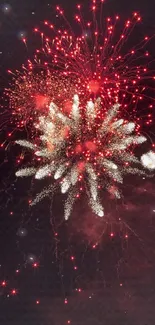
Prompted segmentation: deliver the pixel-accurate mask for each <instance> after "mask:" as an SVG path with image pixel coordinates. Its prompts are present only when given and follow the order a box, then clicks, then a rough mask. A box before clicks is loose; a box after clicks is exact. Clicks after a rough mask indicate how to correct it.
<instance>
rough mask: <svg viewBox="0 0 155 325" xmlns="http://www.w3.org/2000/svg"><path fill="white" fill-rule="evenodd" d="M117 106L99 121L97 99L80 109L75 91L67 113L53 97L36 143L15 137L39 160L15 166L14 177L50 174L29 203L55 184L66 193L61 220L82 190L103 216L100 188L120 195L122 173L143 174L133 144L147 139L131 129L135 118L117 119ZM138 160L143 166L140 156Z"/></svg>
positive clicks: (40, 122)
mask: <svg viewBox="0 0 155 325" xmlns="http://www.w3.org/2000/svg"><path fill="white" fill-rule="evenodd" d="M119 107H120V105H119V104H115V105H114V106H113V107H112V108H111V109H110V110H109V111H108V112H107V115H106V116H105V118H104V120H103V119H101V117H100V108H101V102H100V99H99V98H98V99H97V100H96V101H95V102H93V101H92V100H90V101H89V102H88V103H87V104H86V106H85V109H83V108H82V107H81V106H80V101H79V97H78V95H75V96H74V98H73V104H72V110H71V113H70V115H69V116H66V115H65V114H63V113H62V111H61V110H59V108H58V107H57V106H56V105H55V104H54V103H53V102H52V103H51V104H50V107H49V114H48V116H42V117H40V119H39V123H38V125H37V126H36V127H37V128H38V130H39V131H40V133H41V135H40V140H41V143H42V144H41V145H39V146H38V145H36V144H34V143H31V142H29V141H24V140H19V141H16V143H17V144H19V145H20V146H23V147H25V148H27V149H30V150H32V151H33V152H34V154H35V156H37V157H39V158H40V159H41V160H40V161H41V166H40V167H39V168H38V167H35V166H32V167H26V168H23V169H20V170H19V171H17V172H16V176H19V177H25V176H31V175H34V176H35V178H36V179H39V180H40V179H44V178H45V177H48V176H50V177H52V181H51V185H50V186H49V187H47V188H44V189H43V191H42V192H41V193H39V194H38V195H37V197H36V198H35V200H34V201H33V202H32V204H36V203H38V202H39V201H40V200H41V199H43V198H44V197H46V196H48V195H50V194H51V193H54V190H55V188H56V186H57V184H59V185H60V187H61V192H62V193H68V194H67V199H66V203H65V207H64V217H65V219H66V220H67V219H68V218H69V216H70V214H71V212H72V208H73V203H74V201H75V200H76V198H78V197H80V193H81V192H82V190H84V189H85V192H86V193H87V196H88V202H89V204H90V207H91V208H92V210H93V212H94V213H95V214H97V215H98V216H100V217H103V216H104V208H103V206H102V204H101V201H100V196H99V188H101V187H104V188H106V189H107V190H108V191H109V192H110V193H113V194H114V196H115V197H116V198H120V196H121V195H120V191H119V188H118V186H117V183H118V184H119V183H122V182H123V175H124V174H127V173H130V174H139V175H142V174H145V171H144V170H143V168H141V167H142V165H141V162H140V161H139V160H138V159H137V158H136V157H135V155H134V153H133V148H134V147H135V146H136V145H139V144H141V143H143V142H144V141H146V138H145V137H144V136H142V135H139V134H137V133H136V131H135V123H133V122H126V121H124V120H123V119H118V118H117V115H118V112H119ZM148 159H150V157H148ZM142 163H143V165H146V163H144V159H143V158H142ZM131 165H132V166H131ZM136 165H137V166H136Z"/></svg>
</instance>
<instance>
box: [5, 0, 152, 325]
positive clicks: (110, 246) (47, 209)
mask: <svg viewBox="0 0 155 325" xmlns="http://www.w3.org/2000/svg"><path fill="white" fill-rule="evenodd" d="M81 3H82V4H84V15H85V17H86V18H87V15H88V16H89V15H90V13H89V10H88V8H89V7H90V6H89V1H88V0H83V1H81ZM57 4H58V3H57V1H54V0H51V2H50V1H47V0H25V1H24V0H12V1H11V0H10V1H9V2H7V3H5V2H3V1H2V0H0V94H1V95H2V94H3V89H4V88H5V87H8V86H9V82H10V76H8V73H7V70H9V69H11V70H12V71H13V70H14V71H15V70H16V69H18V70H20V67H21V65H22V63H24V62H26V60H27V59H28V58H32V57H33V54H34V51H35V49H36V48H37V47H39V45H40V43H39V42H38V38H37V37H36V35H35V34H34V32H33V29H34V28H35V27H38V26H41V25H43V21H44V20H50V21H52V20H53V19H54V20H55V19H56V17H55V16H56V14H55V6H56V5H57ZM76 4H77V2H76V1H75V0H68V1H66V0H59V5H62V6H63V8H64V10H65V13H66V16H67V17H68V20H69V21H70V22H71V25H73V27H74V25H75V22H74V20H73V18H72V17H73V12H75V9H74V8H75V7H76ZM154 9H155V0H150V1H146V0H130V1H126V0H118V1H116V0H106V1H105V6H104V10H105V16H109V15H113V14H119V15H120V16H121V17H122V18H124V19H126V18H127V17H129V16H130V14H131V13H132V12H133V11H135V10H136V11H138V12H140V13H141V15H142V18H143V23H142V24H141V26H140V29H141V32H142V33H143V34H144V35H145V33H146V34H154V33H155V23H154V21H155V10H154ZM75 29H76V27H75ZM23 37H24V38H26V39H27V47H26V46H25V45H24V43H23V42H22V38H23ZM133 37H134V36H133ZM136 37H137V35H135V38H136ZM154 45H155V44H154ZM154 48H155V47H154ZM153 51H154V50H153ZM153 54H155V53H153ZM154 56H155V55H154ZM1 106H3V107H2V108H1V110H2V114H0V126H1V128H0V131H1V140H0V142H1V143H2V142H3V141H4V139H5V138H7V134H8V132H9V131H10V124H9V122H8V121H9V113H8V114H6V115H5V111H7V101H5V98H4V96H2V99H1ZM3 112H4V114H3ZM5 116H7V118H5ZM4 119H5V122H4ZM150 131H151V132H152V133H151V136H152V139H153V141H154V140H155V137H154V135H153V131H154V123H153V124H152V126H151V128H150V129H148V130H146V132H148V133H149V132H150ZM18 135H19V134H18V132H17V133H15V135H14V136H13V137H12V138H11V140H10V142H8V140H7V144H8V143H9V145H8V146H7V145H6V146H4V147H2V148H1V149H0V325H18V324H20V325H27V324H29V325H31V324H32V325H65V324H72V325H154V323H155V308H154V305H155V179H154V177H152V178H148V179H143V178H142V177H137V176H136V177H135V176H134V177H126V179H125V181H124V185H123V189H122V190H123V199H122V200H121V202H116V201H115V200H112V199H111V198H110V197H109V196H108V195H107V194H106V193H105V210H106V211H107V214H106V215H107V216H106V218H107V224H108V226H107V227H106V228H105V224H104V222H103V220H101V219H98V218H97V217H95V216H94V215H92V214H91V212H90V210H89V209H88V206H87V205H86V203H85V197H83V199H82V200H81V202H80V203H79V204H77V205H76V207H75V209H74V212H73V215H72V218H71V219H70V220H69V221H68V222H67V223H66V222H64V219H63V204H64V198H63V196H62V195H61V194H60V193H59V191H58V192H57V193H56V195H55V197H54V200H53V202H52V206H51V203H50V200H49V199H45V200H44V201H42V202H41V203H40V204H39V205H37V206H35V207H33V208H29V206H28V201H29V198H30V196H31V194H32V191H33V190H32V188H33V184H32V183H31V180H29V179H24V180H22V179H18V180H17V179H16V177H15V169H16V156H17V155H18V154H19V151H20V149H19V148H17V147H15V146H14V141H15V140H16V138H17V136H18ZM39 189H40V188H39V185H38V189H37V190H39ZM119 217H121V218H122V220H124V223H123V225H121V226H120V225H118V224H117V223H116V224H115V221H114V220H115V218H116V219H118V218H119ZM109 220H113V222H111V221H109ZM96 242H98V245H97V246H96V245H95V244H96Z"/></svg>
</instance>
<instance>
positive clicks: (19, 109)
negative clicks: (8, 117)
mask: <svg viewBox="0 0 155 325" xmlns="http://www.w3.org/2000/svg"><path fill="white" fill-rule="evenodd" d="M103 2H104V1H96V0H93V1H91V2H90V3H91V5H92V6H91V11H92V15H90V20H89V21H86V20H85V19H84V17H83V15H82V10H81V6H80V5H77V13H76V14H75V17H74V18H75V21H76V22H77V24H78V27H77V28H76V29H75V30H73V28H72V26H71V25H70V23H69V21H68V20H67V18H66V16H65V14H64V11H63V10H62V9H61V8H60V7H59V6H57V7H56V16H57V21H59V26H58V27H57V25H55V24H52V23H50V22H49V21H45V22H44V25H45V26H44V28H43V31H40V30H39V29H38V28H35V30H34V31H35V33H39V34H40V37H41V43H42V45H41V47H40V49H36V54H35V57H34V59H33V60H28V64H25V65H23V69H22V71H21V72H17V73H15V74H13V85H12V86H11V89H10V90H6V94H7V95H8V96H9V98H10V107H11V111H12V114H13V115H15V118H16V120H17V126H18V127H21V126H22V125H23V124H24V125H25V124H29V123H30V124H31V127H32V125H33V124H34V122H35V121H36V120H37V118H38V116H39V115H43V114H46V111H47V108H48V106H49V103H50V102H51V101H52V102H54V103H55V104H56V105H58V106H59V108H61V110H62V111H63V112H64V111H65V110H66V111H69V112H70V109H71V99H72V97H73V95H74V94H75V93H77V94H78V95H79V96H80V101H81V103H82V104H83V105H84V104H85V102H86V101H89V100H90V99H94V100H95V99H97V98H98V97H100V98H101V101H102V104H103V105H102V108H106V109H107V108H109V107H110V106H112V105H114V104H115V103H121V108H122V110H123V109H125V110H126V109H127V110H128V112H131V114H134V115H136V107H137V104H138V103H141V102H142V101H144V103H143V105H140V109H142V107H144V106H145V105H147V106H148V108H147V121H146V123H147V124H150V123H151V121H152V120H151V115H152V112H151V110H152V100H153V98H151V96H152V95H151V92H149V93H148V92H147V89H148V85H150V88H153V87H152V83H153V79H154V75H153V73H152V72H151V70H149V69H151V65H150V64H149V62H151V61H152V58H151V55H150V53H149V51H148V50H147V45H148V42H149V41H150V39H151V37H149V36H147V35H145V37H144V38H143V39H141V40H140V41H139V43H138V44H134V42H133V40H134V38H133V39H132V37H131V35H132V32H133V30H134V28H135V27H136V25H137V24H139V23H140V22H141V17H140V15H139V14H138V13H136V12H135V13H133V15H132V17H131V19H128V20H126V21H125V22H122V21H121V20H120V18H119V16H115V17H114V18H111V17H108V18H105V17H104V15H103V10H102V9H103V8H102V6H103ZM99 13H100V14H99ZM58 17H59V18H60V20H59V19H58ZM60 26H62V27H60ZM135 33H136V31H135ZM130 34H131V35H130ZM136 35H137V34H136ZM129 38H130V43H131V44H133V46H131V47H130V46H129V45H126V43H127V41H128V39H129ZM23 41H24V43H26V39H23ZM130 43H129V44H130ZM149 57H150V59H149ZM152 97H154V96H152ZM145 99H147V102H146V101H145ZM141 116H142V111H141ZM143 121H144V119H143ZM31 122H32V123H31Z"/></svg>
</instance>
